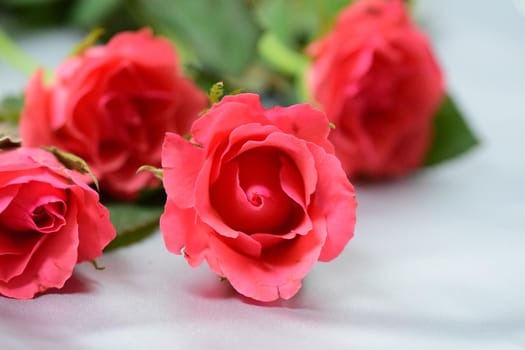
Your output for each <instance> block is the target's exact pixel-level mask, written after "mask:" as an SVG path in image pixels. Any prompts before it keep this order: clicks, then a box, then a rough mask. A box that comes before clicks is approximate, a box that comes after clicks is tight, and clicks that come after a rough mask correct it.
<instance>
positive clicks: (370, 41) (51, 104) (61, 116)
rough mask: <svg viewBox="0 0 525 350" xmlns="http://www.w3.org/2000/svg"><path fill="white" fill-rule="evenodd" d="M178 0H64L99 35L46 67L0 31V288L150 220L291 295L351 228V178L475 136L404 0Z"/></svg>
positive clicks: (254, 285) (231, 269)
mask: <svg viewBox="0 0 525 350" xmlns="http://www.w3.org/2000/svg"><path fill="white" fill-rule="evenodd" d="M175 3H178V5H180V6H179V7H178V8H177V9H176V10H175V9H174V6H176V5H174V4H173V2H169V4H168V2H167V1H161V0H156V1H149V2H136V3H133V4H132V5H130V4H124V3H123V2H118V1H111V2H108V4H109V5H107V6H104V7H99V6H94V5H90V4H93V2H89V1H83V0H78V1H75V2H73V4H72V5H70V6H71V8H70V9H69V12H67V16H71V18H70V19H72V22H73V23H75V24H77V25H82V26H89V27H92V26H95V25H105V24H106V27H107V28H108V29H109V30H110V35H109V37H106V38H105V39H106V40H107V41H106V42H105V43H103V44H97V42H98V41H100V40H101V39H104V37H103V35H104V34H103V33H102V31H100V30H95V31H93V32H92V33H91V34H90V35H89V36H88V37H87V38H86V40H85V41H83V42H81V43H80V44H79V45H78V47H77V48H76V49H75V50H74V52H73V54H72V55H71V56H70V57H69V58H66V59H64V61H63V62H62V63H61V64H60V65H59V66H58V67H57V68H56V69H55V70H54V71H53V72H50V71H48V70H46V69H44V68H37V67H35V66H34V65H33V64H31V63H30V60H25V62H26V63H27V62H29V64H23V62H22V64H21V63H20V61H16V60H14V59H13V57H17V56H18V57H21V56H23V54H22V53H21V52H19V51H18V50H17V48H16V46H14V45H13V44H12V43H11V42H10V41H9V39H8V38H7V36H6V35H5V34H3V33H2V32H0V59H1V58H4V59H5V60H6V61H8V62H10V63H12V64H13V66H16V67H19V68H21V69H22V70H24V71H27V72H28V73H30V74H31V78H30V79H29V80H28V83H27V86H26V89H25V92H24V96H23V99H22V100H17V99H16V98H7V99H5V100H4V102H3V104H2V106H1V109H0V121H1V122H2V123H1V124H0V125H1V127H2V129H1V132H2V134H3V135H2V136H1V138H0V294H2V295H4V296H8V297H13V298H31V297H33V296H35V295H36V294H38V293H41V292H44V291H46V290H48V289H52V288H60V287H62V286H63V285H64V283H65V281H66V280H67V279H68V278H70V277H71V275H72V274H73V269H74V266H75V264H77V263H80V262H83V261H92V262H94V261H95V259H96V258H97V257H98V256H100V255H101V254H102V252H103V251H104V250H105V251H106V252H109V251H110V250H111V249H115V248H118V247H122V246H125V245H128V244H131V243H134V242H137V241H139V240H140V239H142V238H144V237H145V236H147V235H149V234H151V233H153V232H155V231H156V229H157V225H158V224H159V223H160V231H161V232H162V235H163V238H164V242H165V245H166V248H167V249H168V250H169V251H170V252H173V253H175V254H180V255H183V256H184V258H185V259H186V260H187V262H188V263H189V264H190V265H191V266H198V265H200V264H201V263H202V262H203V261H206V263H207V264H208V266H209V267H210V269H211V270H213V271H214V272H215V273H217V274H218V275H219V276H221V277H222V278H224V279H226V280H228V281H229V283H230V284H231V285H232V286H233V288H234V289H236V290H237V291H238V292H239V293H241V294H243V295H245V296H248V297H250V298H253V299H256V300H260V301H272V300H276V299H279V298H283V299H288V298H291V297H292V296H294V295H295V294H296V293H297V292H298V290H299V289H300V287H301V281H302V280H303V278H304V277H305V276H306V275H307V274H308V272H309V271H310V270H311V268H312V266H313V265H314V263H315V262H317V261H330V260H332V259H334V258H336V257H337V256H338V255H339V254H340V253H341V252H342V251H343V249H344V248H345V246H346V244H347V243H348V241H349V240H350V239H351V238H352V237H353V235H354V227H355V223H356V206H357V202H356V198H355V192H354V186H353V185H352V183H354V184H363V183H366V182H367V181H388V180H390V179H394V178H399V177H401V176H408V175H410V174H413V173H415V172H417V171H418V169H421V168H423V167H425V166H428V165H433V164H436V163H439V162H441V161H444V160H446V159H449V158H453V157H455V156H457V155H459V154H461V153H463V152H465V151H466V150H468V149H470V148H471V147H472V146H474V145H475V144H476V142H477V141H476V138H475V137H474V136H473V134H472V133H471V131H470V130H469V128H468V126H467V124H466V123H465V121H464V120H463V118H462V116H461V113H460V111H459V109H458V108H457V107H456V105H455V103H454V102H453V100H452V98H451V97H450V96H448V95H447V93H446V86H445V79H444V76H443V72H442V69H441V68H440V66H439V63H438V60H437V58H436V56H435V54H434V53H433V51H432V48H431V43H430V42H429V40H428V38H427V37H426V36H425V35H424V34H423V32H422V31H421V29H419V28H418V27H417V26H416V24H415V23H414V21H413V19H412V17H411V14H410V7H409V5H407V4H406V3H405V2H403V1H400V0H361V1H356V2H351V1H334V2H330V5H328V4H326V3H325V2H324V1H312V2H309V3H308V4H304V3H303V4H302V3H301V2H300V1H284V0H266V1H260V2H254V3H244V2H233V1H225V2H221V3H217V2H211V1H204V0H199V1H192V2H178V1H175ZM13 6H15V7H16V5H13ZM50 6H51V5H50ZM136 6H139V7H141V8H140V10H141V12H140V13H144V14H146V15H145V16H144V18H136V17H133V18H124V19H125V20H124V22H126V21H128V22H126V23H127V24H128V25H129V27H130V28H131V27H142V26H144V28H143V29H140V30H134V31H129V30H122V28H113V27H112V26H111V25H108V24H109V23H110V22H111V21H110V19H111V18H113V17H112V15H113V14H114V13H117V12H118V11H123V13H138V12H136V11H137V10H138V9H137V8H133V7H136ZM206 7H209V9H208V11H211V10H213V11H214V15H213V16H210V15H209V18H208V19H209V21H200V20H193V19H195V18H199V17H198V16H205V14H206V13H209V12H207V11H205V10H204V9H205V8H206ZM18 10H19V9H18ZM26 10H27V11H30V9H26ZM13 11H14V10H13ZM290 13H294V14H295V16H294V17H293V18H295V19H294V20H292V19H290V18H291V17H287V14H290ZM64 16H66V15H64ZM229 16H236V17H235V21H229V20H228V18H229ZM124 17H126V16H124ZM201 19H202V18H201ZM199 23H205V25H199ZM239 25H241V26H242V28H243V29H242V30H236V28H237V26H239ZM151 28H153V29H151ZM154 32H156V33H157V34H154ZM176 48H177V49H176ZM217 81H219V82H217ZM225 88H227V89H228V91H229V92H230V93H229V94H225ZM239 89H244V90H249V91H251V92H241V91H240V90H239ZM206 90H208V91H209V93H208V95H207V94H206V93H205V92H204V91H206ZM280 105H287V107H282V106H280ZM20 141H21V142H20ZM99 193H100V194H99ZM94 264H95V266H97V265H96V263H95V262H94Z"/></svg>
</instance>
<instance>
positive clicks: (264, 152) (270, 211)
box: [211, 147, 300, 234]
mask: <svg viewBox="0 0 525 350" xmlns="http://www.w3.org/2000/svg"><path fill="white" fill-rule="evenodd" d="M281 167H282V164H281V161H280V158H279V152H278V151H277V150H275V149H273V148H269V147H265V148H257V149H253V150H249V151H246V152H244V153H242V154H241V155H239V156H237V157H236V158H234V159H233V160H231V161H230V162H227V163H226V164H224V165H223V167H222V168H221V174H220V176H219V179H218V180H217V182H215V184H213V186H212V187H211V201H212V205H213V206H214V208H215V209H216V210H217V212H218V213H219V214H220V216H221V217H222V219H223V220H224V222H225V223H226V224H227V225H229V226H230V227H231V228H233V229H235V230H238V231H242V232H245V233H248V234H253V233H272V234H281V233H285V232H288V230H289V229H290V228H291V226H293V225H294V223H295V222H296V219H297V216H298V215H299V212H300V208H299V206H298V204H297V203H295V202H294V200H293V199H291V198H290V197H289V196H288V195H287V194H286V193H285V191H284V190H283V188H282V186H281V183H280V181H281V179H280V175H281Z"/></svg>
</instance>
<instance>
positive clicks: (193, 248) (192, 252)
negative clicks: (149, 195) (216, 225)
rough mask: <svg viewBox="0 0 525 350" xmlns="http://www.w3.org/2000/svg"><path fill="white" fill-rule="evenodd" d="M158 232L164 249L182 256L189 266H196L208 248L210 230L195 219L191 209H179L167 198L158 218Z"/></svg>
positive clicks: (195, 216)
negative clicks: (161, 237) (164, 245)
mask: <svg viewBox="0 0 525 350" xmlns="http://www.w3.org/2000/svg"><path fill="white" fill-rule="evenodd" d="M160 230H161V232H162V236H163V237H164V243H165V244H166V248H167V249H168V250H169V251H170V252H172V253H174V254H178V255H180V254H182V250H183V249H184V255H185V257H186V260H188V262H189V264H190V265H191V266H198V265H200V264H201V262H202V260H203V259H204V254H205V253H206V250H207V247H208V235H209V231H210V228H209V227H208V226H206V225H205V224H203V223H202V222H201V221H200V220H199V219H198V217H197V215H196V213H195V210H194V209H193V208H180V207H178V206H177V205H176V203H175V202H174V201H172V200H171V198H168V200H167V202H166V207H165V209H164V213H163V214H162V216H161V217H160Z"/></svg>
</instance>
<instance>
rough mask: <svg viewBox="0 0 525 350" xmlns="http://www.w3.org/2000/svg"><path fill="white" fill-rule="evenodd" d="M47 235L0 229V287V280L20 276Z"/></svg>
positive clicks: (0, 282) (4, 280)
mask: <svg viewBox="0 0 525 350" xmlns="http://www.w3.org/2000/svg"><path fill="white" fill-rule="evenodd" d="M47 236H48V235H40V234H34V233H29V234H28V233H20V234H16V235H14V234H13V233H12V232H5V231H4V232H2V231H0V244H1V247H2V249H1V251H0V289H1V285H2V282H4V283H6V282H9V281H10V280H11V279H13V278H14V277H16V276H20V275H21V274H22V273H23V272H24V271H25V269H26V267H27V264H28V263H29V261H30V259H31V258H32V257H33V255H34V253H35V252H36V251H37V250H38V249H39V248H40V246H41V245H42V243H43V241H44V240H46V239H47V238H46V237H47ZM0 294H2V293H1V292H0Z"/></svg>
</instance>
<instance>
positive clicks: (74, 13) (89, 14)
mask: <svg viewBox="0 0 525 350" xmlns="http://www.w3.org/2000/svg"><path fill="white" fill-rule="evenodd" d="M122 2H123V0H77V1H76V2H75V3H74V4H73V8H72V9H71V20H72V21H73V23H75V24H77V25H79V26H81V27H85V28H91V27H93V26H96V25H98V24H99V23H100V22H102V21H103V20H105V19H106V18H108V17H109V16H110V15H111V14H112V13H114V12H115V10H116V9H117V8H118V7H119V5H120V4H121V3H122Z"/></svg>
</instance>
